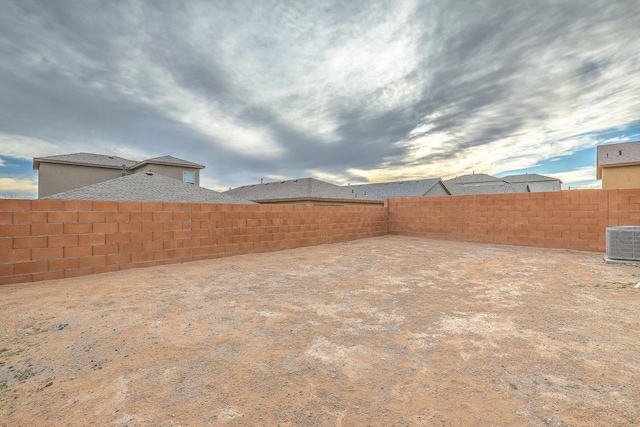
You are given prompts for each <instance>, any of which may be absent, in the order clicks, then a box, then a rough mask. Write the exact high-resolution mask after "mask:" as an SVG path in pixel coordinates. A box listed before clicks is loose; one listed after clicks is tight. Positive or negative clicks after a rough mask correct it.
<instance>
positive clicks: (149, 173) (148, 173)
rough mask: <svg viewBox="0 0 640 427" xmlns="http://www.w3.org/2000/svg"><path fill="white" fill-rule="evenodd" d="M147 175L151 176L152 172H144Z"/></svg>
mask: <svg viewBox="0 0 640 427" xmlns="http://www.w3.org/2000/svg"><path fill="white" fill-rule="evenodd" d="M145 173H146V174H147V175H149V176H151V175H153V172H151V171H150V170H148V171H147V172H145Z"/></svg>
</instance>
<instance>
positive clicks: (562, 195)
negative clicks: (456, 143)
mask: <svg viewBox="0 0 640 427" xmlns="http://www.w3.org/2000/svg"><path fill="white" fill-rule="evenodd" d="M617 225H635V226H640V189H631V190H583V191H563V192H551V193H521V194H492V195H476V196H443V197H412V198H401V199H388V200H387V202H386V204H385V206H384V207H337V206H292V205H213V204H189V203H187V204H181V203H132V202H120V203H118V202H86V201H58V200H13V199H0V284H8V283H20V282H30V281H38V280H48V279H59V278H64V277H74V276H81V275H87V274H94V273H102V272H106V271H117V270H125V269H129V268H138V267H146V266H153V265H161V264H170V263H176V262H186V261H193V260H200V259H209V258H218V257H224V256H231V255H240V254H247V253H253V252H267V251H277V250H282V249H291V248H296V247H300V246H310V245H318V244H323V243H336V242H343V241H348V240H355V239H362V238H368V237H375V236H382V235H385V234H389V233H391V234H397V235H406V236H418V237H428V238H434V239H451V240H461V241H469V242H485V243H502V244H510V245H524V246H538V247H547V248H561V249H577V250H586V251H594V252H604V251H605V250H606V241H605V235H606V227H611V226H617Z"/></svg>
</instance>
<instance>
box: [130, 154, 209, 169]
mask: <svg viewBox="0 0 640 427" xmlns="http://www.w3.org/2000/svg"><path fill="white" fill-rule="evenodd" d="M154 163H155V164H161V165H171V166H187V167H190V168H196V169H204V166H203V165H200V164H198V163H194V162H190V161H188V160H183V159H179V158H177V157H173V156H161V157H154V158H153V159H147V160H143V161H141V162H139V163H138V164H136V165H134V166H133V167H134V168H138V167H140V166H143V165H145V164H154Z"/></svg>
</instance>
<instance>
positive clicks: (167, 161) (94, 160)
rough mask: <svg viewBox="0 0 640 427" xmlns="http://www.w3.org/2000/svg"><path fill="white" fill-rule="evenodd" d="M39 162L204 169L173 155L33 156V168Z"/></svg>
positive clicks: (89, 154)
mask: <svg viewBox="0 0 640 427" xmlns="http://www.w3.org/2000/svg"><path fill="white" fill-rule="evenodd" d="M40 163H61V164H73V165H78V166H98V167H103V168H113V169H121V168H122V165H125V166H126V168H127V169H132V168H139V167H141V166H144V165H147V164H164V165H172V166H186V167H191V168H195V169H204V166H203V165H200V164H198V163H194V162H190V161H188V160H183V159H179V158H177V157H173V156H161V157H155V158H153V159H147V160H142V161H140V162H138V161H136V160H129V159H125V158H122V157H118V156H109V155H106V154H93V153H72V154H61V155H58V156H47V157H35V158H34V159H33V169H34V170H38V169H39V168H40Z"/></svg>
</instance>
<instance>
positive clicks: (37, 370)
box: [0, 236, 640, 426]
mask: <svg viewBox="0 0 640 427" xmlns="http://www.w3.org/2000/svg"><path fill="white" fill-rule="evenodd" d="M602 258H603V257H602V254H592V253H583V252H574V251H563V250H549V249H534V248H524V247H511V246H497V245H486V244H473V243H460V242H450V241H436V240H427V239H417V238H409V237H398V236H385V237H381V238H374V239H367V240H360V241H354V242H349V243H341V244H333V245H323V246H316V247H309V248H301V249H295V250H290V251H284V252H276V253H267V254H255V255H246V256H238V257H234V258H225V259H219V260H211V261H202V262H194V263H188V264H180V265H171V266H163V267H154V268H148V269H140V270H130V271H122V272H118V273H108V274H102V275H96V276H91V277H82V278H77V279H66V280H57V281H49V282H41V283H35V284H23V285H10V286H2V287H0V313H1V319H2V321H1V325H0V425H6V426H20V425H25V426H31V425H46V426H68V425H83V426H84V425H100V426H103V425H104V426H106V425H113V426H140V425H153V426H162V425H183V426H186V425H189V426H207V425H250V426H256V425H257V426H260V425H265V426H277V425H280V426H315V425H318V426H341V425H343V426H347V425H353V426H361V425H363V426H364V425H370V426H382V425H387V426H399V425H410V426H414V425H427V426H431V425H434V426H502V425H505V426H515V425H526V426H547V425H549V426H574V425H575V426H583V425H584V426H592V425H593V426H631V425H638V424H640V290H638V289H634V288H633V286H634V285H635V284H636V283H637V282H639V281H640V268H638V267H634V266H628V265H609V264H605V263H604V262H603V259H602Z"/></svg>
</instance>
